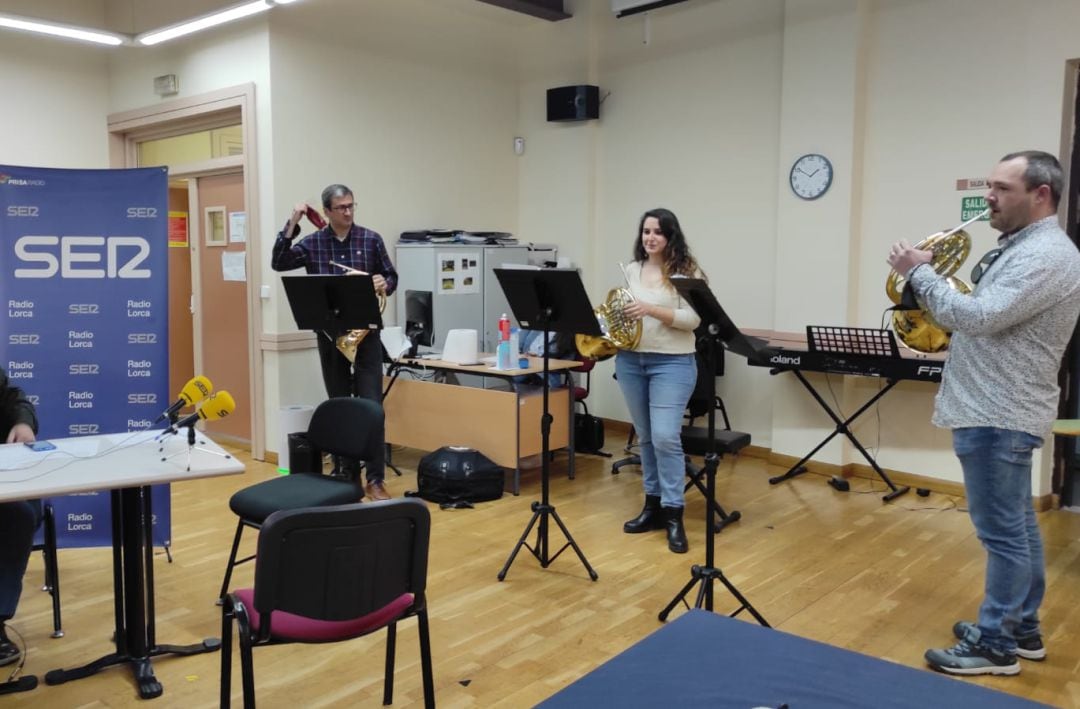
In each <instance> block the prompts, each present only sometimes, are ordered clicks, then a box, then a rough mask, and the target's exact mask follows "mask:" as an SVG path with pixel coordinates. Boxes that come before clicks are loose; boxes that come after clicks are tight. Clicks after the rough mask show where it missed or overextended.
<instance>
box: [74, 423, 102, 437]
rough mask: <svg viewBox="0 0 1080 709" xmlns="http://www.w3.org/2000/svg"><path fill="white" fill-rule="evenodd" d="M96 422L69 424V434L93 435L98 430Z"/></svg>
mask: <svg viewBox="0 0 1080 709" xmlns="http://www.w3.org/2000/svg"><path fill="white" fill-rule="evenodd" d="M98 428H99V427H98V425H97V424H96V423H73V424H70V425H69V426H68V435H69V436H93V435H95V434H96V433H97V432H98Z"/></svg>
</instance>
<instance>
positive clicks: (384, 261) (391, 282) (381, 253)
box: [372, 232, 398, 295]
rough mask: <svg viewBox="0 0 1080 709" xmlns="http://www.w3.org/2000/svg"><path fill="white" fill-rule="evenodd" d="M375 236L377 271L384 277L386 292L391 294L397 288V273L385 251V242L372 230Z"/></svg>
mask: <svg viewBox="0 0 1080 709" xmlns="http://www.w3.org/2000/svg"><path fill="white" fill-rule="evenodd" d="M372 234H374V236H375V255H376V258H378V259H379V273H381V274H382V277H383V278H385V279H386V294H387V295H393V293H394V291H396V290H397V284H398V273H397V269H395V268H394V264H393V263H392V262H391V261H390V254H389V253H387V251H386V244H385V243H384V242H383V240H382V237H381V236H379V235H378V234H375V233H374V232H372Z"/></svg>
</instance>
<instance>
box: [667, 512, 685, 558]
mask: <svg viewBox="0 0 1080 709" xmlns="http://www.w3.org/2000/svg"><path fill="white" fill-rule="evenodd" d="M663 512H664V520H665V522H666V524H667V546H668V549H670V550H671V551H673V552H675V553H676V554H685V553H686V552H687V550H688V549H689V548H690V544H689V542H687V541H686V530H685V529H684V528H683V523H682V513H683V508H681V507H665V508H664V509H663Z"/></svg>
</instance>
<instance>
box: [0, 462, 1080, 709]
mask: <svg viewBox="0 0 1080 709" xmlns="http://www.w3.org/2000/svg"><path fill="white" fill-rule="evenodd" d="M612 447H614V446H612ZM241 457H242V458H243V457H246V456H244V455H243V454H241ZM417 458H418V454H416V453H415V452H414V451H408V450H403V451H398V452H396V453H395V461H396V462H397V463H399V464H400V465H401V466H402V468H403V470H404V473H405V474H404V476H403V477H400V478H392V479H391V480H390V481H389V482H390V487H391V490H392V492H393V493H394V495H395V496H399V495H401V493H403V492H404V491H405V490H411V489H415V487H416V480H415V472H414V470H415V468H414V466H415V464H416V461H417ZM577 470H578V473H577V479H576V480H573V481H571V480H567V479H566V475H565V472H566V459H565V456H563V457H561V458H560V459H558V460H556V461H555V463H553V467H552V486H551V489H552V492H551V495H552V501H553V503H554V504H555V505H556V507H557V509H558V513H559V515H560V516H561V517H562V519H563V520H564V522H565V523H566V525H567V526H568V527H569V529H570V531H571V533H572V534H573V535H574V537H575V538H576V540H577V541H578V543H579V544H580V546H581V548H582V549H583V551H584V552H585V554H586V556H587V557H588V559H589V561H590V562H591V563H592V565H593V566H594V567H595V568H596V570H597V571H598V572H599V574H600V578H599V581H597V582H592V581H590V580H589V578H588V576H587V574H586V572H585V569H584V568H583V567H582V565H581V563H580V562H579V561H578V559H577V557H576V556H574V554H573V552H572V551H571V550H567V552H566V553H564V554H563V555H562V556H560V557H559V558H558V559H556V560H555V562H554V563H553V564H552V565H551V566H550V567H549V568H547V569H543V568H541V567H540V565H539V563H538V562H537V561H536V560H535V559H534V558H533V557H532V556H531V555H528V554H527V552H523V553H522V554H520V555H519V556H518V558H517V560H516V561H515V562H514V564H513V566H512V567H511V568H510V571H509V574H508V576H507V579H506V581H505V582H503V583H499V582H498V581H497V580H496V574H497V573H498V571H499V569H500V568H501V567H502V564H503V563H504V562H505V560H506V558H507V556H508V555H509V553H510V551H511V549H512V547H513V545H514V543H515V542H516V541H517V539H518V537H519V536H520V534H521V532H522V531H523V530H524V527H525V524H526V523H527V522H528V520H529V518H530V514H531V512H530V507H529V505H530V503H531V502H532V501H533V500H535V499H537V497H538V496H539V488H540V485H539V472H538V471H534V472H530V473H525V474H524V475H523V481H522V492H521V495H520V496H519V497H514V496H512V495H509V494H508V495H506V496H504V497H503V498H502V499H501V500H498V501H495V502H488V503H483V504H478V505H477V506H476V508H475V509H472V510H468V509H463V510H440V509H439V508H438V506H437V505H432V506H431V507H432V518H433V527H432V547H431V558H430V578H429V595H428V598H429V607H430V612H431V635H432V643H433V655H434V665H435V687H436V696H437V700H438V703H439V705H440V706H442V707H493V706H505V707H524V706H530V705H532V704H535V703H536V702H538V701H540V700H542V699H544V698H546V697H548V696H550V695H551V694H553V693H554V692H555V691H557V690H559V689H560V688H562V687H564V686H566V685H567V684H569V683H570V682H572V681H573V680H575V679H577V678H578V677H581V676H582V675H584V674H585V673H587V672H589V671H590V670H592V669H593V668H595V667H596V666H597V665H599V664H601V663H602V662H604V661H605V660H607V659H608V658H610V657H612V656H614V655H615V654H617V653H619V652H620V651H622V650H623V649H625V648H627V647H628V646H630V645H631V644H633V643H635V642H636V641H638V640H640V639H641V638H642V637H644V636H645V635H647V634H648V633H650V632H652V631H654V630H656V629H657V627H658V620H657V613H658V612H659V611H660V609H662V608H663V607H664V605H666V604H667V603H668V601H670V600H671V599H672V598H673V597H674V595H675V594H676V592H677V591H678V590H679V589H680V588H681V587H682V586H683V584H684V583H685V582H686V581H687V580H688V579H689V569H690V565H691V564H696V563H703V562H704V558H705V547H704V523H703V518H704V504H703V499H702V497H701V496H700V495H699V494H698V493H697V492H694V491H692V492H691V493H689V494H688V500H687V502H688V506H687V522H688V524H687V527H688V534H689V538H690V552H689V553H688V554H685V555H675V554H672V553H670V552H668V550H667V546H666V543H665V539H664V536H663V533H662V532H654V533H651V534H643V535H626V534H623V533H622V531H621V527H622V522H623V521H624V520H625V519H628V518H630V517H632V516H633V515H635V514H636V513H637V511H638V510H639V509H640V505H641V499H642V494H641V479H640V475H639V474H638V473H637V472H635V469H634V468H628V469H625V470H624V472H623V473H622V474H619V475H611V474H609V470H610V461H608V460H606V459H602V458H598V457H593V456H579V458H578V468H577ZM779 472H782V471H779V470H777V469H770V468H769V466H768V465H767V464H766V463H765V462H764V461H763V460H761V459H757V458H750V457H742V458H740V459H738V460H737V461H732V460H724V461H722V463H721V469H720V475H719V476H718V497H719V499H720V501H721V504H723V505H724V506H725V507H726V508H727V509H728V510H731V509H738V510H740V511H741V512H742V515H743V518H742V521H740V522H738V523H737V524H735V525H733V526H731V527H728V528H727V529H726V530H724V531H723V533H721V534H720V535H719V536H718V537H717V538H716V560H717V566H718V567H720V568H721V569H722V570H723V571H724V573H725V574H726V576H727V578H728V579H730V581H731V582H732V583H733V584H734V585H735V586H736V587H737V588H738V589H739V590H740V591H741V592H742V593H743V594H744V595H745V596H746V597H747V598H748V599H749V600H750V602H751V603H752V604H753V605H754V606H755V607H756V608H757V609H758V611H760V612H761V613H762V615H764V616H765V618H766V619H767V620H768V621H769V622H770V623H771V624H772V625H773V626H775V627H777V628H779V629H781V630H784V631H787V632H790V633H794V634H796V635H801V636H804V637H807V638H813V639H815V640H820V641H823V642H827V643H830V644H832V645H836V646H839V647H843V648H848V649H851V650H856V651H858V652H862V653H866V654H868V655H873V656H877V657H882V658H886V659H889V660H892V661H894V662H898V663H901V664H904V665H909V666H911V667H918V668H922V667H923V662H922V655H923V652H924V651H925V649H926V648H928V647H939V646H946V645H951V644H952V638H951V635H950V627H951V626H952V623H953V621H955V620H956V619H959V618H973V617H974V615H975V612H976V609H977V606H978V603H979V600H980V596H981V586H982V578H983V568H984V555H983V552H982V550H981V548H980V546H979V543H978V541H977V540H976V539H975V536H974V534H973V531H972V527H971V523H970V521H969V519H968V516H967V514H966V513H964V512H963V511H962V509H958V508H957V504H959V505H960V507H961V508H962V505H963V501H962V500H956V499H954V498H948V497H944V496H939V495H936V494H935V495H931V496H930V497H929V498H925V499H924V498H919V497H915V496H914V495H907V496H905V497H902V498H900V499H899V500H898V501H896V502H895V503H892V504H887V505H886V504H882V502H881V498H880V491H879V492H878V493H877V494H855V493H856V492H858V491H867V490H869V489H870V487H871V483H870V481H868V480H855V481H853V484H852V492H849V493H840V492H837V491H835V490H833V489H832V488H830V487H829V486H828V485H826V484H825V478H824V477H821V476H818V475H813V474H810V475H806V476H803V477H801V478H798V479H796V480H793V481H790V482H787V483H784V484H781V485H778V486H770V485H769V484H768V482H767V478H768V476H769V475H775V474H777V473H779ZM275 474H276V472H275V471H274V470H273V468H272V466H270V465H267V464H263V463H251V464H250V465H249V467H248V471H247V472H246V473H245V474H244V475H242V476H234V477H232V478H221V479H215V480H207V481H199V482H192V483H184V484H180V485H177V486H175V487H174V488H173V498H172V499H173V508H172V517H173V546H172V555H173V562H172V563H167V562H166V559H165V557H164V555H163V554H158V555H157V563H156V566H155V569H156V571H155V573H156V581H157V623H158V633H157V639H158V642H159V643H189V642H194V641H197V640H199V639H201V638H203V637H209V636H218V635H219V634H220V615H219V609H218V607H217V606H215V605H214V597H215V595H216V592H217V589H218V586H219V584H220V581H221V575H222V571H223V569H224V564H225V559H226V556H227V554H228V551H229V544H230V541H231V538H232V533H233V529H234V526H235V523H236V519H235V517H234V516H233V515H232V513H231V512H230V511H229V509H228V505H227V501H228V498H229V495H230V494H231V493H232V492H233V491H234V490H236V489H238V488H240V487H243V486H246V485H250V484H252V483H254V482H257V481H260V480H264V479H267V478H269V477H271V476H273V475H275ZM875 487H876V488H881V485H880V483H879V484H877V485H876V486H875ZM1040 519H1041V524H1042V528H1043V530H1044V534H1045V536H1046V548H1047V564H1048V571H1049V589H1048V592H1047V599H1046V603H1045V606H1044V613H1043V620H1044V626H1043V627H1044V633H1045V636H1046V641H1047V645H1048V650H1049V658H1048V659H1047V661H1045V662H1042V663H1032V662H1026V661H1022V667H1023V671H1022V672H1021V674H1020V675H1019V676H1018V677H1011V678H977V679H971V680H956V681H969V682H974V683H978V684H982V685H985V686H988V687H993V688H996V689H1000V690H1003V691H1006V692H1011V693H1015V694H1017V695H1021V696H1024V697H1029V698H1032V699H1036V700H1039V701H1042V702H1046V703H1048V704H1052V705H1056V706H1062V707H1080V674H1078V669H1080V641H1077V638H1078V637H1080V603H1078V602H1077V601H1078V599H1080V558H1078V557H1080V516H1078V515H1075V514H1070V513H1067V512H1060V511H1052V512H1047V513H1043V514H1042V515H1041V516H1040ZM61 522H62V521H61ZM254 536H255V535H253V534H252V535H249V540H248V541H249V542H252V541H253V540H254ZM551 539H552V542H553V543H555V542H558V541H559V540H560V539H561V537H560V535H559V532H558V531H557V529H556V530H554V531H553V532H552V535H551ZM249 546H250V544H249ZM109 564H110V557H109V552H108V551H107V550H98V549H93V550H74V549H73V550H62V551H61V552H60V569H61V581H62V590H63V601H64V605H63V612H64V629H65V630H66V632H67V634H66V636H65V637H63V638H61V639H51V638H50V637H49V631H50V630H51V617H50V606H49V600H48V596H47V594H44V593H41V592H40V591H38V586H39V585H40V583H41V579H42V565H41V560H40V555H37V554H35V557H34V559H33V560H32V561H31V566H30V569H29V571H28V573H27V579H26V589H25V592H24V595H23V602H22V604H21V605H20V608H19V614H18V615H17V617H16V618H15V620H14V621H13V622H12V623H11V626H13V627H14V628H15V629H16V630H18V631H19V632H20V633H21V634H22V635H23V636H24V637H25V638H26V640H27V642H28V643H29V648H30V655H29V660H28V662H27V667H26V671H27V672H28V673H33V674H37V675H38V676H39V677H43V675H44V673H45V672H46V671H47V670H49V669H53V668H57V667H68V666H72V665H76V664H80V663H83V662H85V661H88V660H90V659H93V658H95V657H97V656H99V655H102V654H104V653H106V652H107V651H108V650H109V647H110V645H109V637H110V634H111V631H112V588H111V585H110V578H111V576H110V574H109V572H108V569H109ZM251 573H252V568H251V565H250V564H249V565H247V566H246V567H242V568H241V569H240V570H239V571H238V572H237V574H236V575H235V576H234V580H235V582H236V583H237V584H240V585H247V584H249V583H250V580H251ZM234 585H235V584H234ZM716 589H717V590H716V609H715V610H716V611H717V612H721V613H728V612H730V611H731V610H733V609H734V608H735V607H736V603H735V602H734V601H733V599H732V597H731V596H730V595H729V594H728V593H727V592H726V590H725V589H724V588H723V586H721V585H720V584H717V585H716ZM681 612H682V611H681V610H680V609H676V611H675V612H674V614H673V617H677V614H678V613H681ZM740 618H748V616H747V614H746V613H743V614H742V615H740ZM749 622H752V620H749ZM416 637H417V636H416V626H415V621H411V620H410V621H406V622H404V623H403V624H402V625H401V627H400V628H399V631H398V669H397V674H396V677H397V682H396V693H395V701H394V704H395V705H396V706H412V705H416V704H419V703H420V701H421V696H422V693H421V689H420V672H419V664H418V649H417V641H416ZM384 641H385V634H377V635H375V636H372V637H368V638H361V639H358V640H354V641H352V642H349V643H341V644H332V645H320V646H298V645H293V646H285V647H274V648H262V649H259V650H256V652H255V673H256V682H257V686H258V690H259V692H260V696H259V699H260V706H264V707H297V706H303V707H304V709H313V708H315V707H337V706H379V704H380V703H381V691H382V678H381V673H382V662H383V652H384V647H385V645H384ZM219 657H220V655H219V654H217V653H214V654H207V655H200V656H196V657H188V658H164V659H158V660H156V661H155V662H154V666H155V669H156V672H157V676H158V678H159V679H160V680H161V681H162V683H163V684H164V686H165V694H164V696H163V697H161V698H159V699H156V700H153V704H151V705H148V706H160V707H165V706H167V707H211V706H215V705H216V703H217V695H218V676H219V675H218V672H219ZM927 671H929V670H927ZM723 672H724V668H723V667H717V668H716V681H717V682H723V681H724V680H723ZM233 687H234V688H236V689H237V690H238V688H239V669H238V668H237V670H236V671H235V673H234V682H233ZM882 691H885V692H891V693H898V692H903V687H883V688H882ZM234 700H235V701H238V700H239V692H238V691H237V692H236V693H235V694H234ZM0 704H2V705H3V706H4V707H5V709H6V708H7V707H24V706H25V707H31V706H32V707H121V706H123V707H129V706H135V705H141V704H142V703H141V701H140V700H138V699H137V698H136V694H135V689H134V685H133V683H132V680H131V678H130V675H129V673H128V671H127V670H126V669H120V668H113V669H110V670H107V671H105V672H102V673H101V674H99V675H97V676H95V677H92V678H89V679H85V680H81V681H77V682H73V683H70V684H68V685H64V686H58V687H49V686H45V685H44V684H42V686H40V687H39V688H38V689H36V690H34V691H32V692H28V693H25V694H21V695H12V696H7V697H4V698H2V699H0ZM672 704H673V705H674V706H677V705H678V698H677V697H673V698H672ZM873 704H874V700H873V698H872V697H867V706H872V705H873Z"/></svg>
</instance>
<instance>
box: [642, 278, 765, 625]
mask: <svg viewBox="0 0 1080 709" xmlns="http://www.w3.org/2000/svg"><path fill="white" fill-rule="evenodd" d="M672 284H673V285H674V286H675V289H676V290H678V291H679V295H680V296H682V298H683V299H684V300H686V301H687V302H689V303H690V305H691V306H693V308H694V310H695V311H696V312H697V313H698V315H700V316H701V321H702V324H703V325H705V326H706V328H707V331H708V333H709V336H707V337H705V338H704V340H705V345H706V360H707V362H708V365H709V366H710V367H713V368H715V363H716V361H717V357H718V355H717V353H718V352H719V351H720V349H721V339H722V337H723V336H724V333H725V332H727V331H730V330H731V327H727V326H726V325H727V324H728V323H730V322H731V321H730V319H729V318H728V317H727V314H726V313H724V309H723V308H721V307H720V304H719V303H718V302H717V301H716V297H715V296H714V295H713V294H712V291H710V290H709V287H708V285H706V283H705V282H704V281H703V280H701V279H697V278H678V279H672ZM709 382H710V384H711V387H712V391H710V392H709V400H710V401H712V400H713V399H714V398H715V397H716V378H715V377H709ZM708 421H709V448H708V453H707V454H706V456H705V470H704V475H705V499H706V500H707V501H710V502H711V501H714V500H715V499H716V469H717V468H718V467H719V465H720V456H719V454H718V453H717V452H716V410H715V408H710V409H709V416H708ZM699 482H700V481H699ZM715 529H716V505H714V504H706V505H705V564H704V565H699V564H694V565H693V566H691V567H690V580H689V581H688V582H687V583H686V585H685V586H683V587H682V589H681V590H680V591H679V592H678V593H677V594H675V597H674V598H672V599H671V602H670V603H668V604H667V606H665V607H664V609H663V610H662V611H660V613H659V616H658V617H659V619H660V622H661V623H662V622H664V621H666V620H667V618H668V615H670V614H671V611H672V609H674V608H675V606H676V605H678V604H679V603H680V602H681V603H683V604H684V605H685V606H686V607H687V608H689V607H690V604H689V603H687V602H686V596H687V594H689V593H690V591H691V589H693V588H694V586H696V585H697V584H698V583H700V584H701V587H700V588H699V589H698V593H697V599H696V601H695V603H694V608H704V609H705V610H708V611H712V609H713V584H714V582H716V581H719V582H720V583H722V584H724V587H725V588H727V590H728V591H729V592H730V593H731V595H732V596H734V597H735V598H736V599H737V600H738V601H739V604H740V605H739V607H738V608H737V609H736V610H735V611H734V612H733V613H731V617H733V618H734V617H735V616H737V615H738V614H739V613H741V612H742V611H743V610H747V611H749V612H750V614H751V615H752V616H754V619H755V620H756V621H757V622H758V623H760V624H761V625H763V626H764V627H766V628H769V627H772V626H770V625H769V623H768V621H766V620H765V618H764V617H763V616H762V615H761V614H760V613H758V612H757V610H756V609H755V608H754V606H752V605H751V604H750V601H748V600H747V599H746V597H744V596H743V595H742V594H741V593H739V589H737V588H735V586H734V584H732V583H731V581H729V580H728V579H727V577H725V576H724V572H723V571H721V570H720V569H719V568H718V567H717V566H716V564H715V561H714V559H715V549H716V540H715V534H712V533H711V532H712V531H713V530H715Z"/></svg>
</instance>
